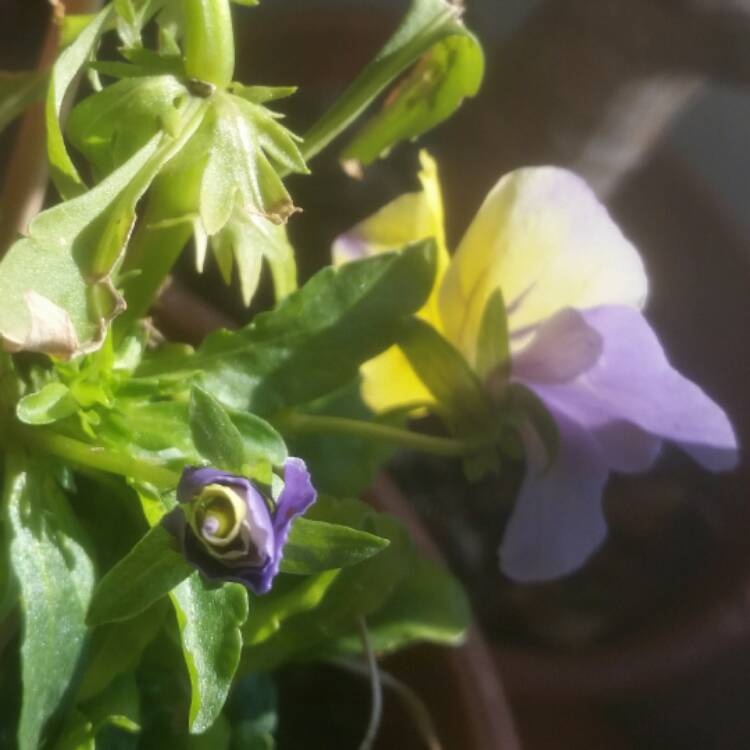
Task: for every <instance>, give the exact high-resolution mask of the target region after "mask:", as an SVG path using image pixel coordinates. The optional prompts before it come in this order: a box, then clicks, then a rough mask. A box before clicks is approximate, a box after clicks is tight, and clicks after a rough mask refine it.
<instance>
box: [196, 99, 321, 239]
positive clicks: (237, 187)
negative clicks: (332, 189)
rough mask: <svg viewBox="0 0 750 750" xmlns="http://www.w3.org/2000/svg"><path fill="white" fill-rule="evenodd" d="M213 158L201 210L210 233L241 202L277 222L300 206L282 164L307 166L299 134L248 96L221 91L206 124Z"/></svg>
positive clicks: (300, 169) (297, 169) (250, 210)
mask: <svg viewBox="0 0 750 750" xmlns="http://www.w3.org/2000/svg"><path fill="white" fill-rule="evenodd" d="M204 131H205V132H206V134H207V143H208V158H207V162H206V168H205V172H204V175H203V182H202V185H201V194H200V216H201V220H202V221H203V226H204V227H205V229H206V231H207V232H208V234H209V235H214V234H216V233H217V232H219V231H220V230H221V229H222V228H223V227H224V225H225V224H226V223H227V221H228V220H229V217H230V216H231V214H232V209H233V207H234V205H235V201H236V203H237V206H238V208H239V209H240V211H241V212H242V213H243V214H246V215H252V214H260V215H262V216H265V217H267V218H269V219H271V220H272V221H274V222H276V223H281V222H284V221H286V219H287V217H288V216H289V215H290V214H291V213H292V212H293V211H294V210H295V209H294V206H293V204H292V200H291V198H290V196H289V193H288V192H287V190H286V188H285V187H284V184H283V182H282V181H281V178H280V177H279V175H278V169H285V170H287V171H292V172H301V173H305V172H307V167H306V166H305V163H304V161H303V159H302V157H301V156H300V153H299V149H298V147H297V144H296V142H295V139H294V137H293V136H292V135H291V134H290V133H289V132H288V131H287V130H286V128H284V127H283V126H282V125H280V124H279V123H278V122H277V119H276V118H275V117H274V116H273V115H272V113H271V112H270V111H269V110H268V109H266V108H265V107H262V106H260V105H258V104H254V103H253V102H251V101H248V100H247V99H243V98H242V97H238V96H233V95H231V94H228V93H225V92H218V93H216V94H215V95H214V96H213V98H212V106H211V110H210V112H209V114H208V115H207V118H206V122H205V125H204Z"/></svg>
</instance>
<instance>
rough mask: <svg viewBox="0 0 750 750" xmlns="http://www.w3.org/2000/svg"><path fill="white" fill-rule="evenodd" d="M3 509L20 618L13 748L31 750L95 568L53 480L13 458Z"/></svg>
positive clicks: (53, 700) (68, 655)
mask: <svg viewBox="0 0 750 750" xmlns="http://www.w3.org/2000/svg"><path fill="white" fill-rule="evenodd" d="M5 511H6V520H7V523H8V524H9V528H10V529H11V543H10V559H11V565H12V568H13V571H14V574H15V577H16V579H17V581H18V584H19V589H20V598H21V609H22V613H23V636H22V642H21V671H22V679H23V685H24V691H23V702H22V709H21V718H20V723H19V725H18V747H19V749H20V750H37V748H38V747H39V745H40V737H41V734H42V730H43V728H44V725H45V723H46V721H47V719H49V717H50V716H51V715H52V713H53V712H54V711H55V709H56V708H57V705H58V703H59V701H60V699H61V698H62V696H63V694H64V693H65V691H66V690H67V688H68V685H69V683H70V681H71V679H72V677H73V674H74V672H75V670H76V666H77V664H78V659H79V656H80V655H81V651H82V649H83V645H84V636H85V633H86V625H85V622H84V617H85V613H86V608H87V606H88V602H89V597H90V596H91V590H92V588H93V583H94V570H93V565H92V563H91V560H90V559H89V556H88V554H87V552H86V550H85V549H84V547H83V545H82V543H81V532H80V529H79V528H78V526H77V523H76V521H75V517H74V516H73V514H72V512H71V511H70V508H69V507H68V505H67V500H66V499H65V497H64V496H63V495H62V493H61V491H60V489H59V488H58V487H57V485H56V482H55V480H54V478H53V477H52V476H50V475H49V474H48V473H47V472H46V471H45V469H44V468H43V467H41V466H40V465H38V464H31V463H26V461H25V460H24V459H22V458H20V457H18V456H16V455H15V454H8V456H7V460H6V467H5Z"/></svg>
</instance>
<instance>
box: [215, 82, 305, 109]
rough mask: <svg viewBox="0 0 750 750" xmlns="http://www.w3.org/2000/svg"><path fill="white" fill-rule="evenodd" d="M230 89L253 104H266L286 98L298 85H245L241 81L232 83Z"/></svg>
mask: <svg viewBox="0 0 750 750" xmlns="http://www.w3.org/2000/svg"><path fill="white" fill-rule="evenodd" d="M229 90H230V91H231V92H232V93H233V94H234V95H235V96H239V97H240V98H241V99H247V100H248V101H249V102H252V103H253V104H266V103H267V102H275V101H277V100H278V99H286V98H287V97H289V96H292V94H294V93H295V92H296V91H297V87H296V86H244V85H243V84H241V83H237V82H236V81H235V82H234V83H231V84H230V85H229Z"/></svg>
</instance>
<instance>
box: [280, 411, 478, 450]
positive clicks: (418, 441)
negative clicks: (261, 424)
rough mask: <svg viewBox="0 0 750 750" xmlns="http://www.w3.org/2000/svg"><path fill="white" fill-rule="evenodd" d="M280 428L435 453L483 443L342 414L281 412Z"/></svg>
mask: <svg viewBox="0 0 750 750" xmlns="http://www.w3.org/2000/svg"><path fill="white" fill-rule="evenodd" d="M276 425H277V427H279V428H280V429H281V430H282V432H283V431H288V432H297V433H316V432H329V433H336V434H342V435H352V436H354V437H360V438H366V439H368V440H375V441H379V442H383V443H392V444H393V445H398V446H400V447H402V448H412V449H414V450H418V451H422V452H423V453H433V454H435V455H438V456H466V455H468V454H471V453H473V452H475V451H476V450H477V448H479V447H481V446H482V445H485V444H486V443H487V440H486V439H481V440H477V439H471V440H460V439H456V438H446V437H436V436H434V435H422V434H420V433H418V432H411V431H409V430H402V429H400V428H399V427H391V426H390V425H385V424H379V423H378V422H365V421H364V420H360V419H347V418H346V417H327V416H320V415H317V414H299V413H291V414H285V415H284V416H283V417H282V418H281V419H280V420H277V422H276Z"/></svg>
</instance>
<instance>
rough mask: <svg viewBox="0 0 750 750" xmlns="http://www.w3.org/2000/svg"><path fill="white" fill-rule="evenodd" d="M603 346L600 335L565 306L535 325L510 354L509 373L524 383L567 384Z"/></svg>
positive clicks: (585, 367) (587, 365) (588, 365)
mask: <svg viewBox="0 0 750 750" xmlns="http://www.w3.org/2000/svg"><path fill="white" fill-rule="evenodd" d="M603 348H604V342H603V341H602V337H601V335H600V334H599V333H598V332H597V331H596V330H595V329H594V328H592V327H591V326H588V325H586V324H585V321H584V320H583V319H582V317H581V313H580V312H578V311H577V310H574V309H573V308H572V307H568V308H565V309H564V310H561V311H560V312H559V313H557V314H556V315H553V316H552V317H551V318H550V319H549V320H548V321H545V323H544V324H543V325H541V326H539V328H538V329H537V331H536V335H535V336H534V338H533V339H532V340H531V343H530V344H529V345H528V346H527V347H525V348H524V349H523V350H522V351H520V352H519V353H518V354H517V355H516V356H514V357H513V372H514V374H515V375H516V376H517V377H518V379H519V380H522V381H523V382H525V383H567V382H569V381H570V380H573V379H574V378H576V377H577V376H578V375H580V374H581V373H583V372H585V371H586V370H589V369H590V368H591V367H592V366H593V365H594V364H596V362H597V360H598V359H599V357H600V356H601V354H602V350H603Z"/></svg>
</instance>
